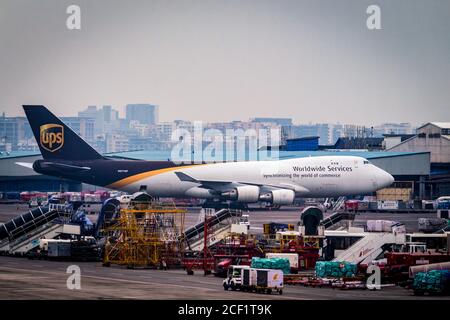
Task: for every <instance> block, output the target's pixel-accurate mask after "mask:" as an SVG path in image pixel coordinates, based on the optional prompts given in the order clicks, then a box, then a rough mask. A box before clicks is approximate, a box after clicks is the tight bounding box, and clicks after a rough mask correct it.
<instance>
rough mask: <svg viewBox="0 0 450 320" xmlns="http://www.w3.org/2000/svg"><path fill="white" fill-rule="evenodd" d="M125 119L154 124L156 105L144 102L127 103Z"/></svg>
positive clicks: (155, 121) (156, 116) (156, 111)
mask: <svg viewBox="0 0 450 320" xmlns="http://www.w3.org/2000/svg"><path fill="white" fill-rule="evenodd" d="M126 120H127V122H130V121H133V120H135V121H139V122H140V123H141V124H148V125H152V124H156V123H158V106H156V105H152V104H146V103H138V104H127V105H126Z"/></svg>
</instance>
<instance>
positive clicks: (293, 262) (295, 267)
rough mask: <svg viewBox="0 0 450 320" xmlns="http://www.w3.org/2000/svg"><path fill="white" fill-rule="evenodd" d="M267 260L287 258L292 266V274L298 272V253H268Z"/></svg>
mask: <svg viewBox="0 0 450 320" xmlns="http://www.w3.org/2000/svg"><path fill="white" fill-rule="evenodd" d="M266 258H268V259H273V258H285V259H288V260H289V265H290V266H291V273H297V272H298V253H266Z"/></svg>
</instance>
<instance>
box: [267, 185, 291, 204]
mask: <svg viewBox="0 0 450 320" xmlns="http://www.w3.org/2000/svg"><path fill="white" fill-rule="evenodd" d="M294 199H295V192H294V191H293V190H286V189H280V190H272V191H270V192H269V193H266V194H264V195H262V196H261V197H260V200H261V201H267V202H271V203H273V204H277V205H290V204H292V203H294Z"/></svg>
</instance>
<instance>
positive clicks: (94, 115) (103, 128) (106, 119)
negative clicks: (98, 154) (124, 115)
mask: <svg viewBox="0 0 450 320" xmlns="http://www.w3.org/2000/svg"><path fill="white" fill-rule="evenodd" d="M78 117H80V118H89V119H94V120H95V122H94V134H96V135H99V134H103V133H108V132H111V131H113V130H114V129H116V128H118V127H119V122H118V119H119V112H118V111H117V110H114V109H113V108H112V106H110V105H104V106H103V107H102V108H99V109H97V107H96V106H88V107H87V109H85V110H84V111H80V112H78Z"/></svg>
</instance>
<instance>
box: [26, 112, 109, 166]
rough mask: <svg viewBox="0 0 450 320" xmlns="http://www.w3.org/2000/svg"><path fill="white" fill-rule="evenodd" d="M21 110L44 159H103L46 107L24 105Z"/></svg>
mask: <svg viewBox="0 0 450 320" xmlns="http://www.w3.org/2000/svg"><path fill="white" fill-rule="evenodd" d="M23 109H24V110H25V114H26V116H27V118H28V122H29V123H30V126H31V130H32V131H33V134H34V137H35V138H36V141H37V144H38V145H39V149H40V150H41V153H42V157H43V158H44V159H53V160H93V159H102V158H103V157H102V155H101V154H99V153H98V152H97V151H95V150H94V148H92V147H91V146H90V145H89V144H87V143H86V142H85V141H84V140H83V139H82V138H81V137H80V136H78V135H77V134H76V133H75V132H74V131H73V130H72V129H71V128H69V127H68V126H67V125H65V124H64V123H63V122H62V121H61V120H60V119H58V118H57V117H56V116H55V115H54V114H53V113H51V112H50V111H49V110H48V109H47V108H46V107H44V106H31V105H24V106H23Z"/></svg>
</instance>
